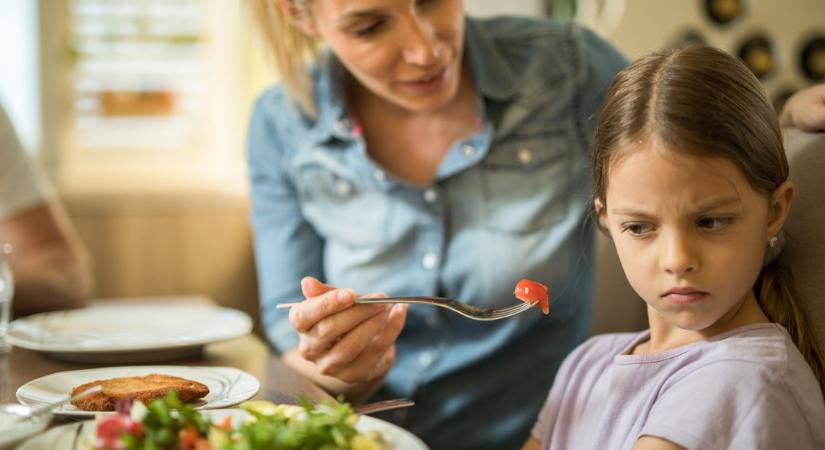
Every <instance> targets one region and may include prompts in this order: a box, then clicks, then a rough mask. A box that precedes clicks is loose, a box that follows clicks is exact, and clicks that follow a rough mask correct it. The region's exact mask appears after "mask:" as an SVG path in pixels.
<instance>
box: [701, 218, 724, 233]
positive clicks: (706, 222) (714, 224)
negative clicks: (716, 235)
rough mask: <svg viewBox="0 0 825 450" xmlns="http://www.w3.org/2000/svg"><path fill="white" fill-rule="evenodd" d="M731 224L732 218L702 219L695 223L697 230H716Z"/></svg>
mask: <svg viewBox="0 0 825 450" xmlns="http://www.w3.org/2000/svg"><path fill="white" fill-rule="evenodd" d="M731 222H733V217H703V218H701V219H699V220H698V221H697V223H696V225H697V226H699V228H704V229H706V230H718V229H720V228H722V227H723V226H725V225H728V224H729V223H731Z"/></svg>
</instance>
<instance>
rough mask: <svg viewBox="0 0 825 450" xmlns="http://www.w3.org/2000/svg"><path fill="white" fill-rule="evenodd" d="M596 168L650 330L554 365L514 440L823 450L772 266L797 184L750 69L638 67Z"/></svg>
mask: <svg viewBox="0 0 825 450" xmlns="http://www.w3.org/2000/svg"><path fill="white" fill-rule="evenodd" d="M592 163H593V164H592V170H593V176H594V181H595V201H594V205H595V212H596V215H597V217H598V220H599V223H600V225H602V226H603V228H604V229H605V231H606V232H607V233H609V235H610V236H611V238H612V239H613V242H614V243H615V245H616V250H617V252H618V254H619V259H620V261H621V263H622V267H623V269H624V272H625V274H626V276H627V278H628V280H629V281H630V284H631V286H632V287H633V289H634V290H635V291H636V292H637V293H638V294H639V296H641V298H642V299H644V301H645V302H646V303H647V310H648V319H649V325H650V329H649V330H647V331H644V332H642V333H639V334H613V335H603V336H597V337H594V338H592V339H590V340H589V341H587V342H586V343H584V344H582V345H581V346H580V347H579V348H578V349H577V350H576V351H574V352H573V353H572V354H571V355H570V356H569V357H568V358H566V360H565V362H564V363H563V365H562V367H561V369H560V371H559V373H558V374H557V378H556V380H555V381H554V385H553V388H552V389H551V391H550V395H549V397H548V399H547V402H546V403H545V406H544V408H543V410H542V412H541V414H540V415H539V419H538V421H537V423H536V425H535V427H534V428H533V433H532V438H531V439H530V440H529V441H528V442H527V444H526V445H525V446H524V449H537V448H543V449H631V448H632V449H679V448H686V449H700V448H702V449H704V448H714V449H716V448H742V449H755V448H765V449H776V448H794V449H813V448H825V426H823V425H825V402H823V397H822V388H823V381H825V380H824V379H823V358H822V352H821V350H820V349H819V348H817V345H816V343H815V341H814V340H813V337H812V335H811V332H810V329H809V327H808V325H807V324H806V320H805V317H804V316H802V315H801V314H800V311H799V309H798V308H797V306H796V305H795V304H794V299H793V296H792V290H791V285H790V283H789V280H788V279H787V273H786V272H784V271H783V270H782V268H781V267H780V266H779V265H778V263H777V262H776V261H775V260H774V257H775V256H776V253H777V251H778V249H779V245H780V243H781V229H782V225H783V223H784V221H785V218H786V217H787V215H788V211H789V208H790V206H791V201H792V200H793V197H794V186H793V184H792V183H791V182H790V181H788V180H787V178H788V163H787V160H786V158H785V153H784V150H783V146H782V136H781V134H780V130H779V127H778V123H777V120H776V117H775V115H774V112H773V110H772V109H771V107H770V105H769V104H768V102H767V101H766V99H765V98H764V96H763V93H762V91H761V88H760V85H759V83H758V82H757V80H756V78H755V77H754V76H753V75H752V74H751V73H750V72H749V71H748V70H747V69H746V68H745V66H744V65H742V64H741V63H740V62H738V61H737V60H735V59H734V58H733V57H731V56H729V55H727V54H725V53H723V52H722V51H720V50H716V49H713V48H710V47H704V46H695V47H688V48H684V49H680V50H670V51H665V52H661V53H656V54H653V55H650V56H647V57H644V58H642V59H640V60H638V61H636V62H635V63H633V64H632V65H631V66H630V67H628V68H627V69H626V70H624V71H623V72H621V73H620V74H619V75H618V76H617V78H616V79H615V80H614V82H613V84H612V86H611V88H610V90H609V91H608V95H607V98H606V100H605V103H604V106H603V109H602V115H601V117H600V119H599V123H598V125H597V129H596V135H595V139H594V152H593V159H592Z"/></svg>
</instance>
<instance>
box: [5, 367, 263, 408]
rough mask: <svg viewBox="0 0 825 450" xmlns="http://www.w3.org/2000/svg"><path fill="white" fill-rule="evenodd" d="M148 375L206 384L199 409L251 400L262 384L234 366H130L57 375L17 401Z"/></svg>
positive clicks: (46, 399) (35, 402) (20, 393)
mask: <svg viewBox="0 0 825 450" xmlns="http://www.w3.org/2000/svg"><path fill="white" fill-rule="evenodd" d="M150 373H159V374H163V375H174V376H178V377H182V378H186V379H189V380H194V381H197V382H199V383H203V384H205V385H206V386H207V387H208V388H209V394H207V395H206V397H204V398H203V400H202V403H200V404H198V405H197V406H196V407H197V408H198V409H215V408H226V407H228V406H232V405H237V404H238V403H240V402H242V401H244V400H248V399H250V398H252V396H253V395H255V394H256V393H257V392H258V389H260V387H261V384H260V383H259V382H258V379H257V378H255V377H253V376H252V375H250V374H248V373H246V372H244V371H242V370H238V369H235V368H233V367H199V366H129V367H104V368H100V369H88V370H72V371H68V372H57V373H53V374H51V375H46V376H45V377H41V378H38V379H36V380H32V381H29V382H28V383H26V384H24V385H23V386H20V389H18V390H17V400H18V401H20V403H22V404H24V405H28V406H32V407H37V406H41V405H45V404H48V403H53V402H57V401H60V400H64V399H66V397H68V396H69V392H71V390H72V389H74V388H75V387H77V386H79V385H81V384H84V383H89V382H92V381H95V380H103V379H107V378H117V377H129V376H144V375H148V374H150ZM54 414H55V415H64V416H94V415H95V414H96V412H95V411H82V410H80V409H78V408H77V407H76V406H74V405H72V404H66V405H63V406H60V407H58V408H56V409H55V410H54Z"/></svg>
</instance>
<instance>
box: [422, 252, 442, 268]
mask: <svg viewBox="0 0 825 450" xmlns="http://www.w3.org/2000/svg"><path fill="white" fill-rule="evenodd" d="M437 262H438V257H437V256H436V255H435V253H433V252H427V254H425V255H424V258H423V259H422V260H421V265H422V266H424V268H425V269H432V268H433V267H435V263H437Z"/></svg>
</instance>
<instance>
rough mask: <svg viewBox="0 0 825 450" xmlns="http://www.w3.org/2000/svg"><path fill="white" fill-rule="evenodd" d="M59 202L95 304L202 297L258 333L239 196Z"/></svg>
mask: <svg viewBox="0 0 825 450" xmlns="http://www.w3.org/2000/svg"><path fill="white" fill-rule="evenodd" d="M64 202H65V203H66V207H67V209H68V211H69V214H70V216H71V217H72V219H73V221H74V224H75V226H76V227H77V229H78V232H79V234H80V237H81V239H82V240H83V242H84V243H85V245H86V247H87V249H88V250H89V252H90V253H91V256H92V258H93V261H94V275H95V282H96V283H95V285H96V287H95V291H94V296H95V297H96V298H113V297H143V296H154V295H189V294H201V295H206V296H208V297H211V298H212V299H214V300H215V301H216V302H217V303H218V304H221V305H224V306H228V307H232V308H237V309H240V310H242V311H244V312H246V313H247V314H249V315H250V316H251V317H252V318H253V320H254V321H255V330H256V332H259V330H260V329H259V325H258V312H257V305H258V300H257V288H256V279H255V270H254V260H253V256H252V235H251V230H250V226H249V220H248V209H249V208H248V201H247V200H246V198H245V197H244V196H240V195H224V194H221V193H219V192H210V191H198V192H179V193H158V192H154V193H134V192H126V193H123V192H121V193H108V194H107V193H94V192H84V193H82V194H81V193H76V194H70V195H66V196H64Z"/></svg>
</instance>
